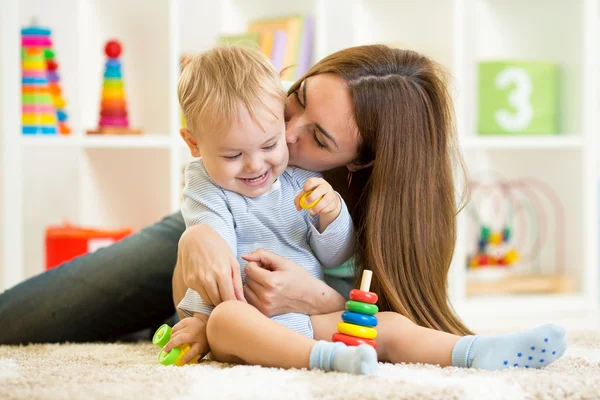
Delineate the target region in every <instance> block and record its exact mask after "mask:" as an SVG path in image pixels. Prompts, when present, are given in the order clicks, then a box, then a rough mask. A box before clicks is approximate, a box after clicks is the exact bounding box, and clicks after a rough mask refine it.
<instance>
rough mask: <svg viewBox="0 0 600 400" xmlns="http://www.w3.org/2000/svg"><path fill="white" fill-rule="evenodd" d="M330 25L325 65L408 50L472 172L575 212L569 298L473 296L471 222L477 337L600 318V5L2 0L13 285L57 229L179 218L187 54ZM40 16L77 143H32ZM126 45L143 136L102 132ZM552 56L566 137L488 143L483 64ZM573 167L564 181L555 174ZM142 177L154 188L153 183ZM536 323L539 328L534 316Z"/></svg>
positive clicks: (7, 268) (566, 0)
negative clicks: (181, 78)
mask: <svg viewBox="0 0 600 400" xmlns="http://www.w3.org/2000/svg"><path fill="white" fill-rule="evenodd" d="M294 13H304V14H305V13H313V14H314V15H315V17H316V37H315V50H314V59H315V60H318V59H320V58H322V57H324V56H325V55H327V54H329V53H331V52H334V51H337V50H339V49H342V48H345V47H350V46H353V45H359V44H369V43H386V44H391V45H402V46H407V47H410V48H413V49H416V50H418V51H421V52H423V53H425V54H427V55H429V56H431V57H432V58H434V59H436V60H437V61H439V62H440V63H441V64H442V65H443V66H444V67H446V68H447V70H448V71H449V72H450V74H451V75H452V77H453V78H454V81H453V82H454V86H453V88H452V91H453V94H454V96H455V108H456V115H457V127H458V132H459V139H460V143H461V145H462V148H463V151H464V154H465V157H466V160H467V165H468V167H469V169H470V170H472V171H478V170H481V169H483V168H494V169H497V170H500V171H501V172H502V173H503V174H504V175H506V176H518V175H519V174H520V173H522V172H523V171H528V174H529V175H530V176H531V175H532V174H533V176H536V177H539V178H542V179H546V180H548V181H549V184H550V186H552V187H553V188H554V189H555V190H557V191H558V192H559V194H560V196H561V199H562V200H563V202H564V203H565V205H566V207H567V209H568V210H569V211H568V217H569V223H568V226H567V229H568V233H569V235H568V236H567V244H566V248H567V254H568V256H569V260H570V264H569V266H568V267H569V268H571V272H574V273H575V274H576V276H577V281H578V283H579V286H578V288H579V289H578V291H577V292H576V293H573V294H569V295H561V296H503V297H484V298H470V297H467V296H466V291H465V279H466V276H465V268H464V260H465V257H466V251H467V250H466V249H467V247H468V243H467V242H466V233H467V229H468V227H467V223H466V221H465V217H464V215H463V216H461V217H460V218H459V240H458V244H457V249H456V255H455V260H454V262H453V266H452V268H451V274H450V294H451V300H452V302H453V304H454V306H455V308H456V309H457V311H458V312H459V313H460V315H461V316H462V317H463V318H465V320H466V321H467V323H469V325H470V326H474V327H479V326H481V327H488V326H490V327H494V326H500V322H499V321H502V326H503V327H505V326H506V323H507V321H508V322H513V323H514V324H517V325H518V326H522V325H524V324H529V323H531V324H533V323H537V322H539V321H537V320H535V321H533V320H531V315H532V314H536V315H538V316H539V318H540V319H541V320H549V319H551V320H561V319H565V320H567V319H572V320H573V321H574V322H575V323H582V324H583V323H586V322H588V321H591V320H592V319H594V320H597V318H598V287H599V280H598V254H597V250H596V247H597V244H598V218H597V217H598V212H597V208H598V204H599V203H598V201H597V200H598V196H597V190H596V189H597V162H596V161H597V160H596V158H595V153H594V152H596V151H597V149H598V143H597V134H598V130H599V128H600V121H599V119H598V117H597V115H596V114H598V113H597V110H598V105H599V94H598V72H599V68H598V66H599V53H600V50H599V49H598V48H597V46H596V45H595V43H597V41H598V38H600V32H599V30H600V15H599V14H600V12H599V5H598V1H597V0H575V1H572V0H550V1H542V0H534V1H530V2H520V1H517V0H502V1H500V0H398V1H392V0H387V1H386V0H346V1H344V0H308V1H299V0H221V1H216V0H153V1H144V0H55V1H52V2H47V1H43V0H4V1H3V2H2V4H1V5H0V17H1V19H0V52H1V54H2V63H1V64H2V66H1V67H0V68H1V69H0V71H1V75H0V79H1V81H0V106H1V110H0V116H2V122H1V127H2V128H1V129H2V132H0V143H1V144H2V148H1V152H0V154H1V155H2V157H3V158H2V160H0V161H1V162H2V165H3V166H4V168H3V170H2V172H1V178H0V183H1V186H0V196H1V198H0V206H1V207H2V208H1V210H2V214H0V218H1V220H2V221H3V223H2V228H3V229H2V236H0V239H1V240H2V241H1V244H0V255H1V257H2V261H1V262H0V266H1V267H0V290H1V289H2V288H7V287H10V286H13V285H14V284H16V283H18V282H20V281H21V280H23V279H24V278H26V277H29V276H31V275H34V274H36V273H38V272H40V271H41V270H42V266H43V234H44V227H45V226H47V225H49V224H55V223H60V222H61V221H62V220H63V219H64V218H68V219H69V220H71V221H72V222H74V223H79V224H84V225H95V226H101V227H118V226H132V227H134V228H141V227H143V226H145V225H147V224H150V223H152V222H154V221H156V220H158V219H159V218H161V217H162V216H164V215H166V214H168V213H169V212H171V211H174V210H177V209H178V207H179V193H180V189H181V183H182V182H181V167H182V166H183V164H184V163H185V162H186V161H187V160H188V156H187V150H186V149H185V148H184V147H183V146H182V143H181V139H180V138H179V135H178V129H179V123H180V119H179V108H178V104H177V98H176V84H177V79H178V75H179V58H180V56H181V55H182V54H186V53H191V52H197V51H201V50H204V49H207V48H209V47H211V46H212V45H213V44H214V43H215V42H216V38H217V36H218V35H219V34H222V33H238V32H241V31H243V30H244V29H245V26H246V24H247V23H248V21H250V20H252V19H256V18H264V17H269V16H280V15H283V14H294ZM32 17H37V18H38V21H39V22H40V23H42V24H43V25H45V26H48V27H50V28H51V29H52V32H53V40H54V47H55V50H56V54H57V59H58V62H59V65H60V67H59V73H60V75H61V84H62V87H63V91H64V96H65V98H66V100H67V102H68V106H67V112H68V113H69V116H70V121H69V122H70V124H71V126H72V128H73V131H74V133H73V135H71V136H70V137H37V136H36V137H23V136H22V135H21V134H20V84H19V82H20V68H19V65H20V48H19V39H20V37H19V35H20V32H19V31H20V28H21V27H22V26H23V25H26V24H28V23H29V22H30V20H31V18H32ZM110 38H116V39H118V40H120V41H121V42H122V44H123V49H124V51H123V54H122V60H123V72H124V79H125V89H126V92H127V96H128V107H129V113H130V121H131V125H132V126H134V127H141V128H142V129H143V130H144V132H145V133H144V135H143V136H140V137H97V136H94V137H90V136H87V135H85V130H86V129H89V128H93V127H95V125H96V124H97V113H98V105H99V97H100V87H101V76H102V69H103V66H104V54H103V45H104V43H105V41H106V40H108V39H110ZM519 57H521V58H529V59H536V58H540V59H549V60H553V61H555V62H558V63H560V64H561V67H563V68H564V74H563V76H562V77H561V80H562V83H563V86H562V88H561V92H562V93H564V96H565V97H564V99H563V102H564V104H565V105H566V106H565V108H564V109H563V110H562V111H561V114H563V115H564V121H563V125H562V131H564V132H568V133H565V134H561V135H556V136H545V137H514V138H505V137H481V136H477V134H476V115H477V107H476V105H477V93H476V78H475V77H476V71H477V69H476V66H477V62H479V61H481V60H487V59H490V58H503V59H506V58H519ZM557 171H560V172H561V174H557V173H556V172H557ZM140 177H147V178H145V179H140ZM525 318H527V319H526V320H525Z"/></svg>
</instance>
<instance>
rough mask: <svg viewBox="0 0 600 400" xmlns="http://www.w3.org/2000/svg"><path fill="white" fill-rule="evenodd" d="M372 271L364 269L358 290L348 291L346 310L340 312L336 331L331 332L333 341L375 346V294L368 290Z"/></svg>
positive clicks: (349, 344)
mask: <svg viewBox="0 0 600 400" xmlns="http://www.w3.org/2000/svg"><path fill="white" fill-rule="evenodd" d="M372 276H373V272H372V271H370V270H368V269H366V270H364V271H363V275H362V280H361V283H360V290H357V289H352V290H351V291H350V300H348V301H347V302H346V310H348V311H345V312H344V313H343V314H342V322H340V323H338V325H337V330H338V331H337V332H336V333H334V334H333V336H332V337H331V340H332V341H333V342H342V343H345V344H346V345H348V346H358V345H360V344H368V345H370V346H373V348H377V345H376V343H375V337H376V336H377V330H376V329H375V327H376V326H377V317H375V314H377V312H378V311H379V308H378V307H377V305H376V303H377V294H375V293H373V292H369V288H370V287H371V277H372Z"/></svg>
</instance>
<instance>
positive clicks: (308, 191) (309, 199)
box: [294, 178, 342, 232]
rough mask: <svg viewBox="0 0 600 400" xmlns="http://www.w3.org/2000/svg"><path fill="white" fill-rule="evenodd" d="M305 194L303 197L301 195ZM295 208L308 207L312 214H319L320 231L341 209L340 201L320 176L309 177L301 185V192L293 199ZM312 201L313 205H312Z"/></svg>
mask: <svg viewBox="0 0 600 400" xmlns="http://www.w3.org/2000/svg"><path fill="white" fill-rule="evenodd" d="M304 195H306V197H305V198H304V199H302V196H304ZM294 203H295V204H296V209H297V210H298V211H300V210H301V209H302V208H305V209H309V210H310V213H311V214H312V215H316V214H319V215H320V221H319V227H320V229H319V230H320V231H321V232H322V231H324V230H325V229H326V228H327V226H329V224H330V223H331V222H333V221H334V220H335V219H336V218H337V217H338V215H340V212H341V211H342V202H341V200H340V197H339V196H338V194H337V193H336V192H335V190H333V188H332V187H331V185H330V184H329V183H328V182H327V181H326V180H325V179H322V178H310V179H308V180H307V181H306V182H305V183H304V186H303V187H302V192H300V193H299V194H298V196H296V198H295V199H294ZM313 203H314V205H313ZM311 205H312V207H311Z"/></svg>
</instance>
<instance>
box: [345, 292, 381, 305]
mask: <svg viewBox="0 0 600 400" xmlns="http://www.w3.org/2000/svg"><path fill="white" fill-rule="evenodd" d="M350 299H352V300H354V301H360V302H362V303H369V304H376V303H377V299H378V298H377V295H376V294H375V293H373V292H363V291H362V290H358V289H352V290H351V291H350Z"/></svg>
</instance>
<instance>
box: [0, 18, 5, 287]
mask: <svg viewBox="0 0 600 400" xmlns="http://www.w3.org/2000/svg"><path fill="white" fill-rule="evenodd" d="M2 10H3V7H0V21H2V20H3V18H2V12H3V11H2ZM2 40H3V37H2V30H1V29H0V59H2V54H3V47H2ZM3 64H4V63H2V62H0V87H2V86H3V82H2V77H3V73H4V71H3V68H2V65H3ZM2 96H3V94H2V90H0V171H1V170H2V169H4V168H5V166H4V158H3V157H4V155H3V152H2V149H3V146H4V138H5V137H6V135H5V134H4V131H3V130H4V128H3V126H2V121H3V120H4V102H3V101H4V99H3V97H2ZM3 199H4V182H3V179H2V174H1V173H0V226H1V225H2V221H4V215H3V212H4V211H3V210H4V204H3ZM3 245H4V236H3V230H2V229H0V260H4V246H3ZM3 270H4V266H3V265H1V264H0V292H1V291H2V288H3V287H4V273H3Z"/></svg>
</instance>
